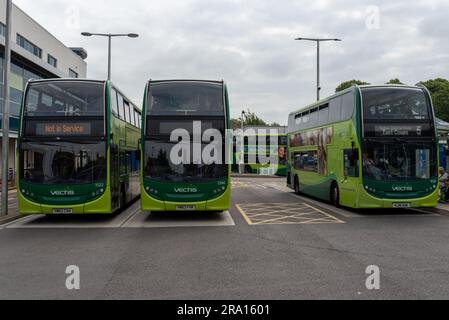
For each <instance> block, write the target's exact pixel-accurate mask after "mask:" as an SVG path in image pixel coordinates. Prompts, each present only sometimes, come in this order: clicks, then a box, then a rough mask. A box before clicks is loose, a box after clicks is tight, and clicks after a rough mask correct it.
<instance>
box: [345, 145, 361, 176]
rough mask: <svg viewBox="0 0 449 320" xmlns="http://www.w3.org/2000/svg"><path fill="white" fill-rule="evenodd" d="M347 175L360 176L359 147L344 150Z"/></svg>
mask: <svg viewBox="0 0 449 320" xmlns="http://www.w3.org/2000/svg"><path fill="white" fill-rule="evenodd" d="M344 174H345V177H352V178H358V177H359V151H358V149H348V150H344Z"/></svg>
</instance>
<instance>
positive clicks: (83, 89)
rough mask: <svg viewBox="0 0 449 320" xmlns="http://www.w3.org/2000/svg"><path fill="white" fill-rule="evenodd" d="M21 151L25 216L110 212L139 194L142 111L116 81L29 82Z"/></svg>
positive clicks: (20, 195)
mask: <svg viewBox="0 0 449 320" xmlns="http://www.w3.org/2000/svg"><path fill="white" fill-rule="evenodd" d="M20 120H21V121H20V124H21V125H20V132H19V139H18V148H17V161H18V163H17V168H18V169H19V174H18V175H17V186H18V199H19V210H20V213H21V214H26V215H29V214H47V215H51V214H105V213H113V212H115V211H117V210H119V209H121V208H123V207H125V206H126V204H128V203H129V202H131V201H132V200H134V199H136V198H137V197H138V196H139V195H140V185H139V177H140V151H139V150H140V149H139V139H140V124H141V111H140V110H139V109H138V108H137V107H136V106H135V105H134V104H132V103H131V101H130V100H129V99H128V98H126V97H125V95H123V94H122V93H121V92H120V91H119V90H118V89H117V88H116V87H115V86H114V85H113V84H111V82H109V81H92V80H76V79H51V80H39V81H30V82H28V84H27V87H26V89H25V94H24V98H23V103H22V110H21V119H20Z"/></svg>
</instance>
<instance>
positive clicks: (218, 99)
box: [148, 82, 224, 116]
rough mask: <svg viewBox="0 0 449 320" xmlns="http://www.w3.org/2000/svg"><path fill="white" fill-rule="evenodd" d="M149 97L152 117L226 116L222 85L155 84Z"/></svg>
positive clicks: (149, 110) (189, 83)
mask: <svg viewBox="0 0 449 320" xmlns="http://www.w3.org/2000/svg"><path fill="white" fill-rule="evenodd" d="M149 97H150V99H149V104H150V105H149V108H148V112H149V114H151V115H211V116H217V115H218V116H220V115H221V116H222V115H224V103H223V86H222V85H221V84H214V83H200V82H198V83H195V82H166V83H153V84H151V86H150V94H149Z"/></svg>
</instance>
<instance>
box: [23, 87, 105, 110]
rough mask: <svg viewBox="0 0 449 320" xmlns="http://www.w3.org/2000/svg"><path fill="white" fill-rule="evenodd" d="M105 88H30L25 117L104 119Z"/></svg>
mask: <svg viewBox="0 0 449 320" xmlns="http://www.w3.org/2000/svg"><path fill="white" fill-rule="evenodd" d="M103 89H104V85H103V84H100V83H92V82H91V83H88V82H63V81H61V82H49V83H35V84H32V85H31V86H30V89H29V90H28V94H27V98H26V102H25V115H27V116H38V117H53V116H58V117H64V116H67V117H77V116H79V117H83V116H103V115H104V93H103Z"/></svg>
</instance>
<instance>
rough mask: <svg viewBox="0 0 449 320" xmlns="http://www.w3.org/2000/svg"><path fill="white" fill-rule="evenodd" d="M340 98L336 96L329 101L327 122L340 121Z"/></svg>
mask: <svg viewBox="0 0 449 320" xmlns="http://www.w3.org/2000/svg"><path fill="white" fill-rule="evenodd" d="M342 100H343V99H342V98H341V97H338V98H334V99H332V100H331V101H329V123H334V122H338V121H340V119H341V117H340V116H341V105H342Z"/></svg>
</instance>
